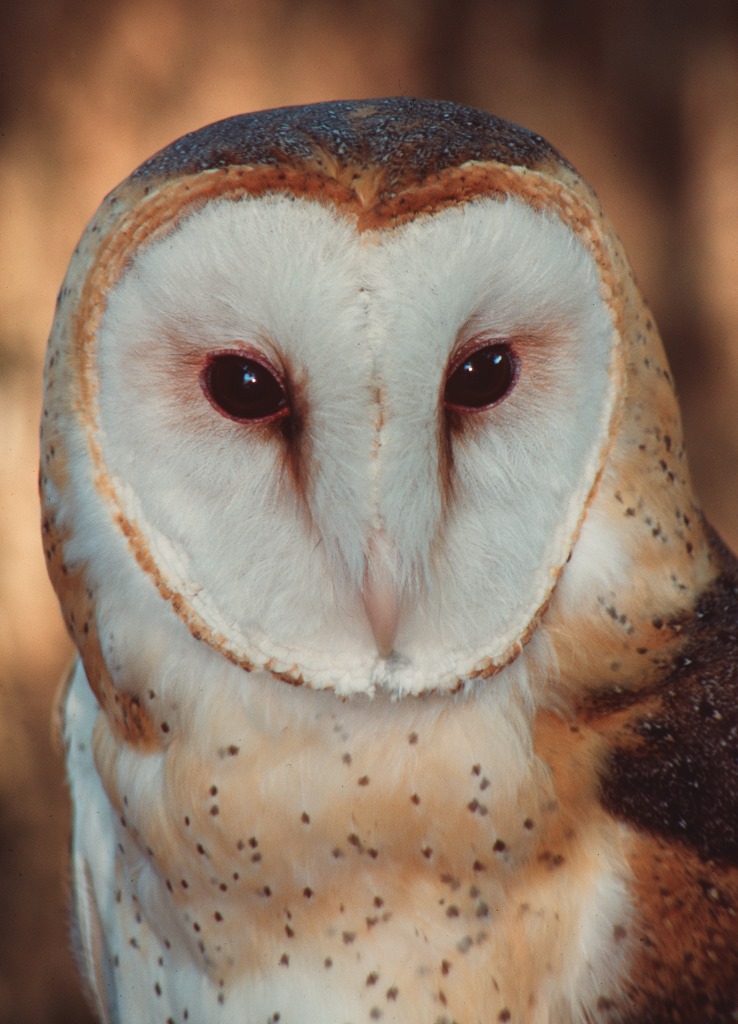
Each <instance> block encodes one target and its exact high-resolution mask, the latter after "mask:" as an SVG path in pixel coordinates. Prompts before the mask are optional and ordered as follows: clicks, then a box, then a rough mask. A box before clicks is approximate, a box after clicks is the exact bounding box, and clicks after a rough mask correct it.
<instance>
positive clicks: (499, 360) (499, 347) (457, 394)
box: [443, 343, 518, 410]
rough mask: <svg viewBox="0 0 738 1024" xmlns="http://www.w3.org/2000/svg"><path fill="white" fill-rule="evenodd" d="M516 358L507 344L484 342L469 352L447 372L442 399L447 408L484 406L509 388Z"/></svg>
mask: <svg viewBox="0 0 738 1024" xmlns="http://www.w3.org/2000/svg"><path fill="white" fill-rule="evenodd" d="M517 374H518V361H517V358H516V357H515V354H514V352H513V351H512V348H511V347H510V345H508V344H504V343H503V344H496V345H484V346H483V347H481V348H478V349H475V350H474V351H473V352H470V353H469V355H467V356H466V357H465V358H464V359H463V360H462V361H461V362H460V363H458V364H457V365H456V366H455V367H454V368H453V369H452V371H451V373H449V375H448V378H447V379H446V386H445V388H444V392H443V400H444V403H445V405H446V407H447V408H449V409H461V410H465V409H484V408H486V407H487V406H490V405H494V404H495V403H496V402H499V401H500V399H501V398H504V397H505V395H506V394H507V393H508V391H510V390H511V389H512V387H513V386H514V384H515V381H516V379H517Z"/></svg>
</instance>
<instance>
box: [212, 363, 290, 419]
mask: <svg viewBox="0 0 738 1024" xmlns="http://www.w3.org/2000/svg"><path fill="white" fill-rule="evenodd" d="M201 383H202V387H203V390H204V391H205V394H206V395H207V397H208V398H209V399H210V401H211V403H212V404H213V405H214V406H215V408H216V409H217V410H218V412H220V413H222V414H223V415H224V416H228V417H229V418H230V419H233V420H242V421H247V422H248V421H255V420H269V419H276V418H277V417H279V416H287V415H288V414H289V411H290V409H289V404H288V402H287V395H286V393H285V389H284V386H283V385H282V383H281V382H280V381H279V380H278V379H277V377H276V376H275V374H274V372H273V371H272V370H270V369H268V368H267V367H266V366H265V365H264V364H263V363H260V362H258V361H257V360H256V359H254V358H252V357H251V356H245V355H239V354H238V353H237V352H225V353H223V354H222V355H216V356H211V358H210V359H209V360H208V363H207V365H206V367H205V369H204V371H203V374H202V377H201Z"/></svg>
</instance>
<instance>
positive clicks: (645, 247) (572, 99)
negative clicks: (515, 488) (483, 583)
mask: <svg viewBox="0 0 738 1024" xmlns="http://www.w3.org/2000/svg"><path fill="white" fill-rule="evenodd" d="M2 20H3V28H2V33H1V34H0V605H1V606H2V612H3V614H2V618H1V619H0V1021H1V1022H13V1024H31V1022H49V1024H72V1022H74V1024H87V1022H89V1021H90V1019H91V1018H90V1017H89V1014H88V1011H87V1010H86V1008H85V1004H84V1001H83V999H82V996H81V995H80V992H79V985H78V982H77V979H76V977H75V975H74V970H73V966H72V959H71V956H70V953H69V943H68V938H67V926H66V911H65V894H64V886H65V870H66V868H65V862H66V855H67V854H66V850H67V843H68V834H69V823H68V822H69V807H68V799H67V794H66V789H65V785H64V778H63V768H62V762H61V758H60V755H59V753H58V751H57V750H56V749H55V748H54V747H53V745H52V741H51V728H50V718H51V709H52V703H53V699H54V694H55V690H56V687H57V683H58V680H59V678H60V675H61V673H62V671H63V669H64V666H65V664H66V663H67V662H68V659H69V657H70V646H69V643H68V641H67V639H66V636H65V633H64V629H63V627H62V625H61V620H60V617H59V614H58V612H57V609H56V601H55V598H54V596H53V594H52V592H51V589H50V586H49V584H48V581H47V578H46V573H45V570H44V565H43V559H42V556H41V546H40V542H39V538H38V534H39V528H38V512H37V497H36V464H37V423H38V418H39V409H40V400H41V373H42V360H43V351H44V346H45V342H46V337H47V334H48V331H49V327H50V323H51V316H52V311H53V308H54V299H55V295H56V291H57V288H58V286H59V284H60V282H61V278H62V276H63V273H64V270H65V267H66V263H67V260H68V259H69V256H70V254H71V251H72V249H73V247H74V245H75V243H76V241H77V238H78V237H79V235H80V233H81V232H82V229H83V228H84V226H85V223H86V222H87V220H88V219H89V218H90V217H91V215H92V214H93V212H94V210H95V208H96V207H97V205H98V203H99V202H100V200H101V199H102V198H103V196H104V195H105V194H106V193H107V192H108V191H109V190H110V189H111V188H112V187H113V186H114V185H116V184H117V183H118V181H120V180H121V179H122V178H123V177H125V176H126V175H127V174H128V173H129V171H130V170H131V169H132V168H133V167H134V166H135V165H136V164H138V163H139V162H141V161H142V160H143V159H145V158H146V157H147V156H149V155H150V154H151V153H152V152H154V151H155V150H157V149H159V148H161V147H162V146H163V145H165V144H166V143H168V142H169V141H171V140H172V139H173V138H175V137H176V136H178V135H180V134H182V133H184V132H186V131H189V130H190V129H192V128H195V127H199V126H200V125H202V124H204V123H206V122H208V121H213V120H216V119H218V118H221V117H226V116H228V115H230V114H234V113H240V112H243V111H247V110H253V109H259V108H263V107H272V106H281V105H285V104H293V103H308V102H311V101H317V100H327V99H336V98H351V97H371V96H381V95H396V94H410V95H417V96H428V97H437V98H446V99H452V100H457V101H459V102H463V103H469V104H472V105H474V106H477V107H482V108H484V109H487V110H491V111H492V112H494V113H497V114H500V115H502V116H503V117H506V118H509V119H511V120H514V121H517V122H519V123H521V124H524V125H526V126H527V127H530V128H533V129H535V131H537V132H539V133H540V134H542V135H544V136H546V137H547V138H548V139H549V140H550V141H552V142H553V143H554V144H555V145H556V146H557V147H559V148H560V149H561V150H562V151H563V152H564V153H565V154H566V155H567V156H568V157H569V159H570V160H571V161H572V162H573V163H574V164H575V166H577V167H578V168H579V170H580V171H581V172H582V173H583V174H584V176H585V177H586V178H587V179H588V180H589V181H590V183H591V184H593V185H594V186H595V188H596V189H597V191H598V192H599V194H600V197H601V199H602V201H603V204H604V206H605V209H606V210H607V211H608V213H609V215H610V217H611V219H612V220H613V221H614V223H615V225H616V227H617V229H618V230H619V232H620V234H621V236H622V237H623V239H624V242H625V246H626V250H627V251H628V253H629V255H630V259H631V262H632V264H633V266H634V268H635V271H636V274H637V276H638V278H639V280H640V282H641V285H642V287H643V290H644V292H645V293H646V295H647V296H648V298H649V300H650V302H651V304H652V306H653V308H654V310H655V313H656V319H657V321H658V323H659V325H660V327H661V331H662V334H663V336H664V339H665V343H666V346H667V350H668V353H669V357H670V360H671V363H672V367H673V369H674V372H675V375H676V379H677V383H678V386H679V389H680V392H681V396H682V402H683V409H684V412H685V419H686V426H687V437H688V440H689V450H690V455H691V462H692V468H693V473H694V476H695V479H696V481H697V487H698V490H699V493H700V494H701V495H702V497H703V500H704V505H705V508H706V510H707V513H708V516H709V517H710V518H711V520H712V521H713V523H714V524H715V525H716V526H717V527H718V529H719V530H720V532H721V533H722V534H723V535H724V537H725V538H726V539H727V540H728V541H729V543H731V544H732V546H733V547H734V548H738V415H737V411H736V409H737V404H738V403H737V401H736V399H737V397H738V4H736V3H735V0H621V2H619V3H614V2H613V3H606V2H603V3H597V2H594V3H593V2H592V0H557V2H555V3H554V2H549V0H519V2H513V0H499V2H493V0H492V2H491V0H355V2H351V0H306V2H299V0H240V2H234V0H209V2H208V3H203V2H202V0H109V2H106V3H100V2H99V0H26V2H24V3H10V4H6V5H4V10H3V19H2Z"/></svg>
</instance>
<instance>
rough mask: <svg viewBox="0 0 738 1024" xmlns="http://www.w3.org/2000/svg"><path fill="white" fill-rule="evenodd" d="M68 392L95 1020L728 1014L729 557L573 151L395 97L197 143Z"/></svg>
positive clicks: (669, 390)
mask: <svg viewBox="0 0 738 1024" xmlns="http://www.w3.org/2000/svg"><path fill="white" fill-rule="evenodd" d="M45 381H46V392H45V409H44V413H43V426H42V472H41V490H42V503H43V533H44V539H45V548H46V554H47V559H48V566H49V572H50V575H51V579H52V581H53V583H54V586H55V588H56V590H57V593H58V595H59V600H60V602H61V605H62V608H63V611H64V615H65V618H66V622H67V625H68V628H69V630H70V632H71V635H72V637H73V639H74V641H75V644H76V646H77V648H78V650H79V655H80V659H79V662H78V664H77V665H76V667H75V668H74V669H73V671H72V674H71V678H70V681H69V684H68V687H67V690H66V695H65V698H64V710H63V718H64V724H63V735H64V742H65V748H66V757H67V766H68V773H69V779H70V784H71V790H72V798H73V807H74V826H73V844H72V865H71V873H72V879H73V893H74V895H73V918H74V932H75V936H76V944H77V946H78V949H79V960H80V965H81V969H82V973H83V974H84V977H85V979H86V982H87V985H88V987H89V990H90V993H91V998H92V1000H93V1002H94V1006H95V1008H96V1012H97V1014H98V1016H99V1019H100V1020H101V1021H103V1022H105V1024H112V1022H115V1024H118V1022H134V1024H154V1022H156V1024H183V1022H186V1021H191V1022H193V1024H208V1022H213V1024H214V1022H219V1024H236V1022H238V1024H277V1022H279V1024H370V1022H373V1021H383V1022H388V1024H390V1022H392V1024H452V1022H456V1024H495V1022H505V1021H509V1022H519V1024H573V1022H585V1021H586V1022H588V1024H599V1022H616V1021H618V1022H629V1024H646V1022H649V1024H656V1022H662V1021H682V1022H689V1024H694V1022H697V1021H699V1022H718V1021H719V1022H724V1021H727V1020H734V1019H736V1016H737V1015H738V918H737V917H736V910H737V909H738V904H737V897H738V874H737V873H736V867H735V865H736V855H737V854H738V815H737V813H736V809H737V808H736V794H737V793H738V758H737V757H736V754H737V752H738V744H737V742H736V731H737V730H738V721H737V714H738V713H737V712H736V682H735V678H736V669H735V664H736V650H737V649H738V638H737V633H736V628H735V625H734V623H735V618H736V610H737V609H738V598H737V590H736V586H737V575H736V564H735V561H734V559H733V557H732V555H730V554H729V553H728V552H727V551H726V550H725V549H724V548H723V547H722V546H721V544H720V542H719V541H718V540H717V539H716V537H715V536H714V535H713V534H712V533H711V532H710V530H709V528H708V527H707V525H706V524H705V522H704V519H703V517H702V515H701V513H700V510H699V506H698V505H697V503H696V499H695V497H694V495H693V491H692V486H691V483H690V478H689V473H688V468H687V463H686V459H685V453H684V444H683V436H682V428H681V426H680V416H679V410H678V405H677V401H676V398H675V394H674V386H673V381H672V378H671V376H670V373H669V369H668V367H667V363H666V361H665V357H664V353H663V350H662V347H661V343H660V340H659V337H658V334H657V330H656V327H655V326H654V323H653V320H652V318H651V315H650V313H649V311H648V308H647V306H646V305H645V303H644V301H643V300H642V298H641V297H640V294H639V292H638V290H637V286H636V284H635V282H634V279H633V276H632V273H631V271H630V269H629V267H628V264H627V261H626V258H625V255H624V253H623V250H622V247H621V244H620V242H619V241H618V239H617V237H616V235H615V233H614V232H613V230H612V228H611V227H610V225H609V224H608V222H607V220H606V219H605V218H604V215H603V213H602V211H601V209H600V206H599V204H598V201H597V198H596V197H595V195H594V193H593V192H592V191H591V189H590V188H589V187H588V186H587V184H585V182H584V181H583V180H582V179H581V177H580V176H579V175H578V174H577V173H576V171H575V170H574V169H573V168H572V167H571V165H570V164H569V163H567V162H566V160H565V159H564V158H563V157H561V156H560V155H559V154H558V153H557V152H556V150H555V149H554V148H552V146H550V145H549V144H548V143H547V142H546V141H545V140H544V139H542V138H541V137H540V136H537V135H533V134H531V133H530V132H528V131H526V130H524V129H522V128H519V127H517V126H515V125H512V124H508V123H506V122H504V121H502V120H499V119H497V118H495V117H493V116H491V115H488V114H486V113H482V112H479V111H476V110H473V109H470V108H466V107H462V106H457V105H455V104H452V103H445V102H431V101H425V100H412V99H382V100H373V101H363V102H336V103H329V104H319V105H316V106H307V107H295V108H287V109H281V110H272V111H267V112H262V113H257V114H251V115H245V116H239V117H234V118H231V119H229V120H226V121H222V122H220V123H218V124H214V125H210V126H208V127H205V128H203V129H202V130H200V131H196V132H194V133H192V134H191V135H187V136H185V137H184V138H182V139H180V140H178V141H177V142H174V143H173V144H172V145H170V146H169V147H167V148H166V149H164V150H163V151H162V152H160V153H159V154H157V155H155V156H154V157H152V158H151V159H150V160H148V161H147V162H146V163H145V164H143V165H142V166H141V167H139V168H138V170H136V171H134V172H133V174H132V175H131V176H130V177H129V178H128V179H127V180H126V181H125V182H123V184H122V185H120V186H119V187H118V188H117V189H116V190H115V191H114V192H113V193H112V194H111V195H110V196H109V197H108V198H107V199H106V200H105V201H104V203H103V204H102V206H101V208H100V210H99V212H98V213H97V215H96V216H95V218H94V220H93V221H92V223H91V225H90V226H89V227H88V229H87V231H86V232H85V234H84V236H83V238H82V240H81V242H80V244H79V246H78V248H77V250H76V251H75V254H74V257H73V259H72V262H71V265H70V268H69V271H68V274H67V277H66V280H65V283H64V285H63V287H62V290H61V293H60V296H59V303H58V309H57V313H56V319H55V323H54V327H53V331H52V335H51V340H50V344H49V350H48V357H47V362H46V374H45Z"/></svg>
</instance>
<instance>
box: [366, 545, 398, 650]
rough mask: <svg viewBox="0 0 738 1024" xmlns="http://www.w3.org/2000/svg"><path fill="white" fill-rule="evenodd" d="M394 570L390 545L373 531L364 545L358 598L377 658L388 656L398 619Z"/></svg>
mask: <svg viewBox="0 0 738 1024" xmlns="http://www.w3.org/2000/svg"><path fill="white" fill-rule="evenodd" d="M396 567H397V554H396V552H395V550H394V545H393V544H392V543H391V542H390V541H389V540H388V538H387V535H386V534H385V532H384V531H383V530H381V529H375V530H373V531H372V533H371V534H370V535H369V540H368V542H367V555H366V568H365V570H364V582H363V586H362V597H363V599H364V608H365V609H366V615H367V618H368V619H369V625H370V626H371V627H372V633H373V634H374V641H375V643H376V645H377V651H378V652H379V656H380V657H381V658H389V656H390V654H391V653H392V648H393V646H394V643H395V636H396V635H397V626H398V622H399V618H400V597H399V594H398V592H397V584H396Z"/></svg>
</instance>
